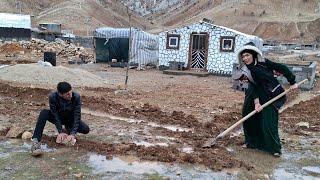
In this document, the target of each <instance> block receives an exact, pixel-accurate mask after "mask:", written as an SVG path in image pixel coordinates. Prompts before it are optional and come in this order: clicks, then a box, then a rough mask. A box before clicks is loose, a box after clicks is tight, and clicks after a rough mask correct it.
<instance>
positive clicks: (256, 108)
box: [254, 103, 262, 112]
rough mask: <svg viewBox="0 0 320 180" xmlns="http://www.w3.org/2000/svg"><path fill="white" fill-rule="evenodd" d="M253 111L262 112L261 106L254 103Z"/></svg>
mask: <svg viewBox="0 0 320 180" xmlns="http://www.w3.org/2000/svg"><path fill="white" fill-rule="evenodd" d="M254 109H255V110H256V111H257V112H260V111H262V107H261V104H260V103H255V104H254Z"/></svg>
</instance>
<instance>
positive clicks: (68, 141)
mask: <svg viewBox="0 0 320 180" xmlns="http://www.w3.org/2000/svg"><path fill="white" fill-rule="evenodd" d="M76 142H77V140H76V137H75V136H74V135H69V136H67V138H66V139H65V140H64V142H63V143H64V144H66V145H71V146H73V145H74V144H75V143H76Z"/></svg>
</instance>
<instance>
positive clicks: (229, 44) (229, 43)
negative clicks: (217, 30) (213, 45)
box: [220, 36, 235, 52]
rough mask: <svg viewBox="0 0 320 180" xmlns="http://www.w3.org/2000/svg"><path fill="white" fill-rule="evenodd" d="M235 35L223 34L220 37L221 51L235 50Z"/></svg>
mask: <svg viewBox="0 0 320 180" xmlns="http://www.w3.org/2000/svg"><path fill="white" fill-rule="evenodd" d="M234 41H235V37H232V36H221V37H220V51H221V52H234Z"/></svg>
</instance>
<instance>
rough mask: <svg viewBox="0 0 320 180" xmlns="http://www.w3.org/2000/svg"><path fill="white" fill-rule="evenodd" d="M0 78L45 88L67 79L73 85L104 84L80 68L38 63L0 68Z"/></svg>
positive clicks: (96, 85) (98, 85) (93, 85)
mask: <svg viewBox="0 0 320 180" xmlns="http://www.w3.org/2000/svg"><path fill="white" fill-rule="evenodd" d="M0 79H1V80H3V81H9V82H16V83H23V84H27V85H33V86H40V87H46V88H48V87H49V88H54V87H55V86H56V85H57V83H59V82H61V81H67V82H69V83H71V84H72V85H73V86H75V87H105V86H106V84H105V83H104V80H103V79H101V78H100V77H98V76H96V75H94V74H92V73H90V72H88V71H85V70H82V69H70V68H66V67H63V66H57V67H44V66H42V65H38V64H17V65H14V66H8V67H5V68H1V69H0Z"/></svg>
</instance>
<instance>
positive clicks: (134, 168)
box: [88, 154, 235, 179]
mask: <svg viewBox="0 0 320 180" xmlns="http://www.w3.org/2000/svg"><path fill="white" fill-rule="evenodd" d="M88 164H89V166H90V167H91V168H92V169H93V173H94V174H95V175H97V176H99V177H103V178H106V179H127V178H128V179H146V178H147V179H162V178H169V179H232V178H235V177H232V175H228V174H227V173H225V172H213V171H211V170H208V169H206V168H204V167H196V166H182V165H176V164H165V163H158V162H148V161H139V160H138V159H136V158H135V157H130V156H125V157H113V158H112V159H111V160H108V159H106V156H102V155H97V154H89V161H88Z"/></svg>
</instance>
